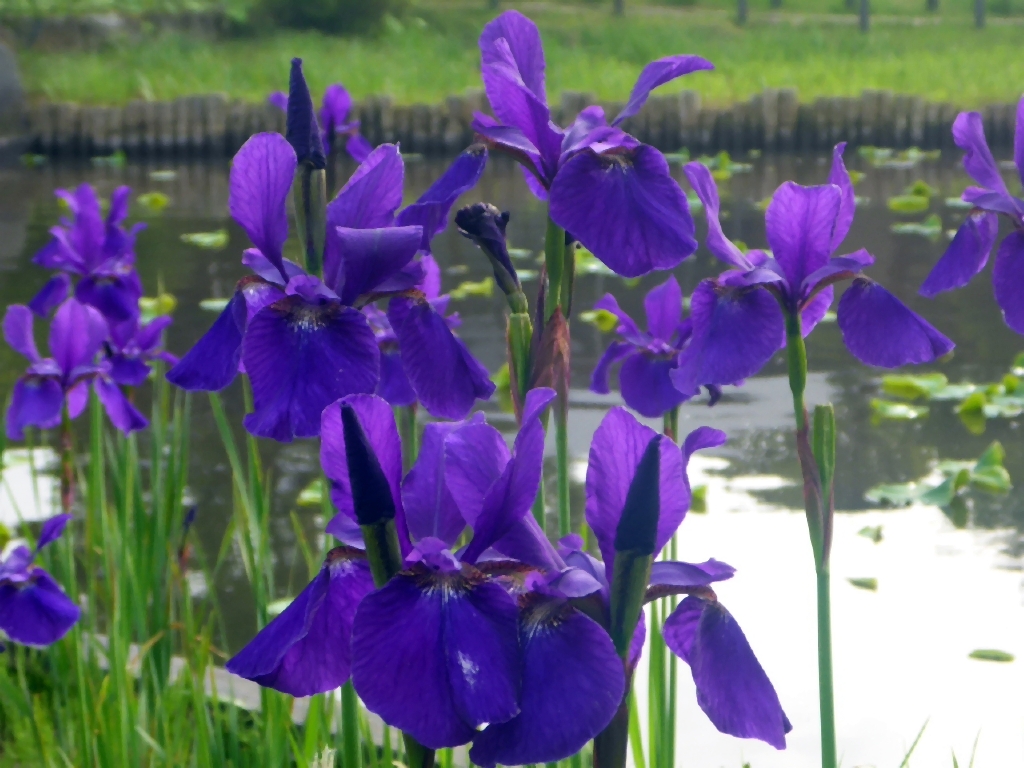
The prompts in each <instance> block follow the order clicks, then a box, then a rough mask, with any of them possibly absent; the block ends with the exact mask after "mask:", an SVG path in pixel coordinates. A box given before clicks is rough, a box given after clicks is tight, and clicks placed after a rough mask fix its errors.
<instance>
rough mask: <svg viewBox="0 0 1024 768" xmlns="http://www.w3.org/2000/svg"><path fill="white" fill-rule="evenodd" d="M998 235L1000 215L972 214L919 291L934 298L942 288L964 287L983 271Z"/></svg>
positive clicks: (957, 232)
mask: <svg viewBox="0 0 1024 768" xmlns="http://www.w3.org/2000/svg"><path fill="white" fill-rule="evenodd" d="M998 234H999V217H998V216H996V214H994V213H971V214H969V215H968V216H967V218H966V219H965V220H964V223H963V224H961V225H960V228H959V229H958V230H957V231H956V235H954V236H953V241H952V242H951V243H950V244H949V247H947V248H946V252H945V253H944V254H942V258H941V259H939V260H938V261H937V262H936V263H935V266H934V267H932V271H931V272H929V273H928V277H927V278H925V281H924V282H923V283H922V284H921V289H920V290H919V291H918V293H920V294H921V295H922V296H926V297H928V298H932V297H933V296H935V295H937V294H939V293H942V292H943V291H951V290H953V289H954V288H962V287H963V286H965V285H967V283H969V282H970V281H971V278H972V277H974V276H975V275H976V274H978V273H979V272H981V270H983V269H984V268H985V264H987V263H988V255H989V253H991V252H992V246H993V245H995V242H996V236H997V235H998Z"/></svg>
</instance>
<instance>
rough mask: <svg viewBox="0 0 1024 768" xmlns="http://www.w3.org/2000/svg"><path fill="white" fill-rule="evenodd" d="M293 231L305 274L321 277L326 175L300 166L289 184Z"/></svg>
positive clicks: (304, 165)
mask: <svg viewBox="0 0 1024 768" xmlns="http://www.w3.org/2000/svg"><path fill="white" fill-rule="evenodd" d="M292 192H293V196H294V198H295V228H296V229H297V230H298V235H299V242H300V243H302V256H303V258H304V260H305V262H306V264H305V266H306V271H307V272H308V273H309V274H311V275H316V276H317V277H322V276H323V275H322V274H321V273H322V271H323V253H324V240H325V238H326V236H327V174H326V172H325V171H323V170H319V169H316V168H313V167H312V166H310V165H308V164H307V163H302V164H301V165H299V168H298V169H297V170H296V171H295V182H294V183H293V184H292Z"/></svg>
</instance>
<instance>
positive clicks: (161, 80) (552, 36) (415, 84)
mask: <svg viewBox="0 0 1024 768" xmlns="http://www.w3.org/2000/svg"><path fill="white" fill-rule="evenodd" d="M707 2H708V4H710V5H715V6H718V8H717V9H716V8H712V9H707V10H705V9H698V10H692V9H689V10H686V9H673V8H669V7H666V6H653V5H646V6H643V7H637V6H634V5H631V4H630V2H629V0H627V9H628V10H629V12H628V13H627V16H626V17H625V18H624V19H619V18H614V17H612V16H611V15H610V13H609V12H608V3H602V4H600V5H598V4H596V3H584V2H577V3H575V4H568V5H553V4H552V5H544V4H537V3H534V4H532V8H531V7H530V6H531V4H523V5H524V6H527V8H528V9H529V10H530V15H531V16H532V17H533V18H534V19H535V20H536V21H537V22H538V24H539V25H540V28H541V31H542V34H543V36H544V41H545V47H546V51H547V61H548V89H549V94H551V95H552V97H557V93H558V92H560V91H561V90H563V89H572V90H580V91H589V92H592V93H595V94H597V96H598V97H600V98H606V99H624V98H625V97H626V95H627V94H628V92H629V89H630V87H631V86H632V84H633V81H634V79H635V78H636V75H637V74H638V73H639V71H640V70H641V68H642V67H643V65H644V64H646V63H647V62H648V61H650V60H651V59H654V58H657V57H659V56H664V55H666V54H669V53H680V52H687V53H698V54H701V55H703V56H705V57H707V58H709V59H711V60H712V61H713V62H715V64H716V65H717V68H718V69H717V71H716V72H714V73H709V74H699V75H693V76H690V77H687V78H683V80H681V81H678V82H677V83H676V84H674V85H673V86H667V87H669V88H671V87H676V88H683V87H686V88H693V89H695V90H697V91H699V92H700V93H701V94H702V95H703V97H704V99H705V101H706V102H707V103H727V102H731V101H734V100H737V99H743V98H746V97H748V96H750V95H751V94H752V93H755V92H757V91H760V90H761V89H763V88H764V87H766V86H779V87H781V86H795V87H796V88H797V89H798V90H799V93H800V98H801V99H803V100H810V99H813V98H814V97H816V96H821V95H828V96H840V95H849V94H856V93H859V92H860V91H861V90H862V89H864V88H891V89H892V90H894V91H897V92H904V93H916V94H920V95H923V96H926V97H928V98H932V99H937V100H949V101H952V102H954V103H956V104H958V105H960V106H977V105H981V104H985V103H990V102H996V101H1012V100H1015V99H1016V98H1017V97H1018V96H1019V95H1020V93H1021V91H1022V90H1024V57H1022V56H1021V55H1020V40H1021V35H1022V33H1024V27H1021V26H1018V25H1016V24H1012V25H1007V24H992V25H990V26H989V27H988V28H986V29H984V30H975V29H974V28H973V27H972V26H971V23H970V17H969V14H968V12H969V8H970V5H969V3H968V2H966V1H965V0H958V2H957V3H956V4H953V3H949V2H947V0H943V2H944V3H945V5H948V6H949V7H948V8H945V6H944V11H943V13H944V15H943V16H942V18H941V19H940V20H939V21H938V23H934V24H919V25H915V24H909V23H878V24H876V25H875V26H873V28H872V30H871V32H870V33H869V34H867V35H863V34H861V33H859V32H858V31H857V30H856V28H855V27H851V26H850V25H847V24H840V23H835V22H833V21H809V20H806V19H805V20H804V21H803V22H801V23H796V22H795V18H796V16H790V15H787V16H786V18H785V19H783V21H781V22H779V23H772V22H770V20H769V18H768V15H767V14H766V10H767V7H768V2H767V0H752V2H751V9H752V13H753V15H752V17H751V23H750V24H749V25H748V26H747V27H745V28H742V29H741V28H737V27H736V26H735V25H734V24H733V23H732V21H731V18H730V14H729V13H726V10H727V9H731V8H733V7H734V6H733V3H731V2H727V0H707ZM812 2H813V0H783V3H784V5H785V7H787V8H790V7H797V8H799V9H803V10H809V7H812ZM814 4H815V5H817V6H818V7H819V9H820V10H821V11H822V12H837V11H839V10H842V8H843V7H844V3H843V0H824V2H816V3H814ZM484 5H485V3H484V2H483V1H482V0H480V2H473V3H465V2H463V3H461V4H459V3H456V2H454V0H441V2H435V3H432V4H431V5H430V6H429V7H423V6H420V7H418V8H417V7H416V6H414V7H413V10H412V11H411V12H410V14H409V15H408V16H407V17H405V18H404V19H403V20H402V21H401V22H399V23H392V24H390V25H389V27H388V28H387V29H386V30H385V31H384V32H382V33H381V34H380V35H378V36H375V37H371V38H334V37H328V36H325V35H320V34H317V33H314V32H290V31H278V32H273V33H268V34H262V35H255V36H252V37H244V38H238V39H233V40H229V41H224V42H220V43H216V44H212V45H211V44H209V43H205V42H199V41H194V40H189V39H186V38H182V37H166V38H162V39H160V40H156V41H152V40H150V41H147V42H146V43H145V44H143V45H138V46H124V47H119V48H113V49H109V50H105V51H102V52H99V53H86V52H70V53H52V52H36V51H31V50H29V51H23V52H21V55H20V60H21V66H22V68H23V71H24V76H25V79H26V82H27V86H28V88H29V90H30V92H31V93H32V95H33V96H35V97H47V98H50V99H62V100H73V101H79V102H92V103H112V104H113V103H120V102H124V101H127V100H129V99H133V98H140V97H143V98H146V97H149V98H156V99H166V98H173V97H175V96H179V95H185V94H191V93H203V92H214V91H222V92H225V93H227V94H229V95H231V96H233V97H239V98H244V99H250V100H257V99H261V98H263V97H264V96H265V95H266V94H267V93H268V92H269V91H271V90H275V89H278V88H284V87H286V85H287V72H288V61H289V59H290V58H291V57H292V56H302V57H303V58H304V59H305V60H306V72H307V75H308V77H309V79H310V85H311V86H312V87H313V88H314V89H315V90H317V91H319V90H321V89H322V88H323V87H324V86H325V85H327V84H328V83H330V82H342V83H344V84H345V85H346V86H347V87H348V88H349V89H350V90H351V91H352V92H353V94H354V95H355V96H356V98H359V97H362V96H366V95H369V94H384V93H386V94H390V95H391V96H393V97H394V98H395V99H396V101H398V102H402V103H411V102H436V101H439V100H441V99H442V98H443V97H444V96H446V95H449V94H452V93H459V92H462V91H464V90H465V89H469V88H478V87H479V85H480V84H479V75H478V53H477V49H476V39H477V36H478V34H479V30H480V28H481V27H482V26H483V24H484V23H486V21H487V20H488V19H489V18H490V17H491V16H492V15H493V12H489V11H487V10H485V9H484V8H483V6H484ZM515 5H517V4H516V3H504V4H503V6H504V7H509V6H515ZM875 5H877V6H879V13H881V12H883V11H885V10H886V9H887V8H888V9H889V10H890V11H892V12H894V13H895V12H897V11H902V12H904V13H909V12H910V10H912V7H911V6H912V4H911V2H910V0H877V2H876V3H875ZM913 6H914V7H918V9H919V11H920V15H921V16H924V1H923V0H921V1H920V2H917V0H915V1H914V3H913Z"/></svg>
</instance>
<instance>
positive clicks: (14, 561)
mask: <svg viewBox="0 0 1024 768" xmlns="http://www.w3.org/2000/svg"><path fill="white" fill-rule="evenodd" d="M70 520H71V515H57V516H56V517H51V518H50V519H49V520H47V521H46V522H45V523H43V529H42V531H41V532H40V534H39V541H38V542H37V544H36V548H35V550H34V551H33V550H30V549H29V548H28V547H26V546H24V545H19V546H16V547H14V548H13V549H12V550H11V551H10V552H9V553H8V554H7V557H5V558H3V559H2V560H0V630H2V631H3V632H4V634H6V635H7V637H9V638H10V639H11V640H13V641H14V642H16V643H21V644H22V645H32V646H37V647H42V646H46V645H51V644H53V643H55V642H57V641H58V640H60V639H61V638H62V637H64V635H65V634H67V631H68V630H69V629H71V627H72V626H74V624H75V622H76V621H78V617H79V614H80V611H79V609H78V606H77V605H75V604H74V603H73V602H72V601H71V599H70V598H69V597H68V596H67V595H66V594H65V593H64V590H62V589H61V588H60V585H59V584H58V583H57V582H56V581H55V580H54V578H53V577H52V576H51V575H50V574H49V573H47V572H46V571H44V570H43V569H42V568H40V567H39V566H38V565H35V563H34V562H33V561H34V560H35V558H36V555H38V554H39V550H41V549H42V548H43V547H45V546H46V545H47V544H50V543H52V542H53V541H55V540H56V539H58V538H59V537H60V535H61V534H62V533H63V532H64V528H65V526H67V524H68V521H70Z"/></svg>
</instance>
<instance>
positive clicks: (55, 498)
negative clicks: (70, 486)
mask: <svg viewBox="0 0 1024 768" xmlns="http://www.w3.org/2000/svg"><path fill="white" fill-rule="evenodd" d="M56 466H57V454H56V453H55V452H54V451H53V450H51V449H50V448H35V449H31V450H30V449H28V448H8V449H7V450H6V451H4V452H3V473H2V474H0V524H2V525H5V526H8V527H10V526H15V525H17V524H18V523H19V522H22V521H26V522H30V521H34V520H45V519H46V518H48V517H50V516H51V515H53V514H55V512H56V510H57V508H58V507H59V505H60V495H59V494H60V487H59V484H58V482H57V478H56V477H55V476H54V475H53V470H54V468H55V467H56Z"/></svg>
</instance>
